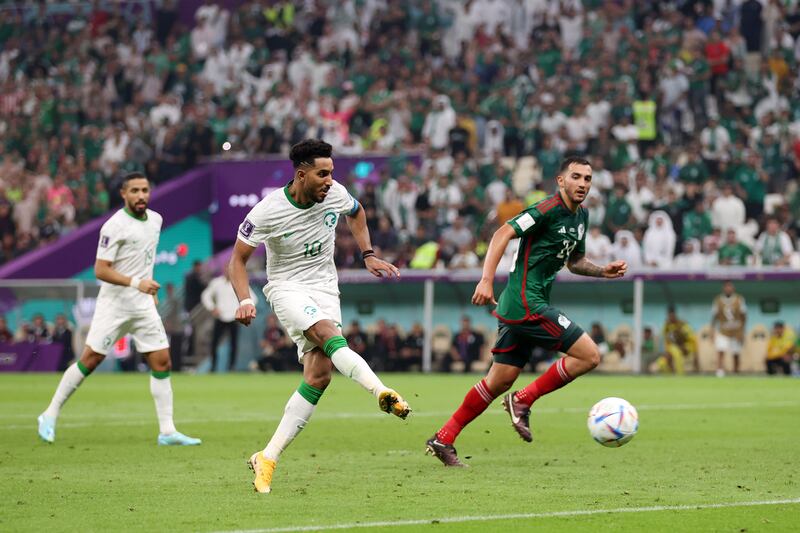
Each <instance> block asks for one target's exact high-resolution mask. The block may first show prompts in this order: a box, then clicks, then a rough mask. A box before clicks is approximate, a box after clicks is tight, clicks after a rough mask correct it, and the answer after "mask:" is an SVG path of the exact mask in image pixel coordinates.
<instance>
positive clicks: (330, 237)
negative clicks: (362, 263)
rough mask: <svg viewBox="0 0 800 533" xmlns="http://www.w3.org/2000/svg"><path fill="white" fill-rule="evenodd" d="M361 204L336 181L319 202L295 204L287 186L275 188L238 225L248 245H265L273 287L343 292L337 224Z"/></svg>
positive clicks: (268, 276)
mask: <svg viewBox="0 0 800 533" xmlns="http://www.w3.org/2000/svg"><path fill="white" fill-rule="evenodd" d="M357 210H358V202H357V201H356V199H355V198H353V197H352V196H350V193H349V192H347V189H345V187H344V185H342V184H340V183H338V182H336V181H334V182H333V185H332V186H331V188H330V190H329V191H328V195H327V196H326V197H325V200H323V201H322V202H321V203H316V202H315V203H312V204H309V205H299V204H297V203H296V202H295V201H294V200H293V199H292V198H291V196H290V195H289V186H288V185H287V186H286V187H284V188H282V189H278V190H275V191H273V192H271V193H270V194H268V195H267V196H265V197H264V198H263V199H262V200H261V201H260V202H258V203H257V204H256V205H255V207H253V209H251V210H250V213H249V214H248V215H247V218H245V220H244V222H242V223H241V225H239V234H238V238H239V240H240V241H242V242H244V243H245V244H247V245H249V246H252V247H254V248H255V247H258V245H259V244H261V243H262V242H263V243H264V244H265V246H266V247H267V279H268V281H269V285H270V286H273V285H275V286H278V285H292V284H294V285H300V286H305V287H313V288H315V289H317V290H324V291H327V292H334V293H336V294H338V293H339V287H338V281H339V277H338V276H337V274H336V265H335V264H334V262H333V251H334V249H333V247H334V241H335V238H336V223H337V222H338V221H339V216H341V215H352V214H355V212H356V211H357Z"/></svg>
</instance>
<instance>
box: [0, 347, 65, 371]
mask: <svg viewBox="0 0 800 533" xmlns="http://www.w3.org/2000/svg"><path fill="white" fill-rule="evenodd" d="M63 352H64V347H63V346H62V345H61V344H58V343H57V342H54V343H51V344H49V343H43V344H39V343H36V342H16V343H13V344H9V343H5V342H0V372H55V371H56V370H58V363H59V362H61V354H62V353H63Z"/></svg>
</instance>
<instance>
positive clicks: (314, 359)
mask: <svg viewBox="0 0 800 533" xmlns="http://www.w3.org/2000/svg"><path fill="white" fill-rule="evenodd" d="M302 360H303V381H305V382H306V383H308V384H309V385H311V386H312V387H316V388H318V389H324V388H325V387H327V386H328V383H330V381H331V374H332V373H333V362H332V361H331V358H330V357H328V356H327V355H325V353H324V352H323V351H322V350H321V349H319V348H314V349H312V350H311V351H309V352H307V353H305V354H304V355H303V359H302Z"/></svg>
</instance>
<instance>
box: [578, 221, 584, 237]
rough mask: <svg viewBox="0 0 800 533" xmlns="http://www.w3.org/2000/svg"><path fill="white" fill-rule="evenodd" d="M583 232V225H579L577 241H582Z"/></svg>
mask: <svg viewBox="0 0 800 533" xmlns="http://www.w3.org/2000/svg"><path fill="white" fill-rule="evenodd" d="M583 231H584V227H583V224H579V225H578V240H581V239H583Z"/></svg>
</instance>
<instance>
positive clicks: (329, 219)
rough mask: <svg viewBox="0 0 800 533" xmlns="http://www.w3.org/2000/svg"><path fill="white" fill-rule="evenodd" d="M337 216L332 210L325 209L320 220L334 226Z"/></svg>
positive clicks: (330, 226)
mask: <svg viewBox="0 0 800 533" xmlns="http://www.w3.org/2000/svg"><path fill="white" fill-rule="evenodd" d="M338 218H339V217H337V216H336V213H334V212H333V211H325V215H323V217H322V222H323V223H324V224H325V225H326V226H327V227H329V228H332V227H334V226H336V220H337V219H338Z"/></svg>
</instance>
